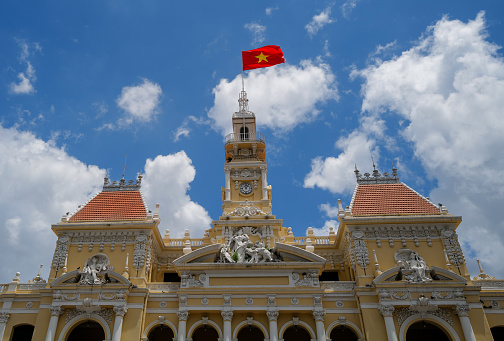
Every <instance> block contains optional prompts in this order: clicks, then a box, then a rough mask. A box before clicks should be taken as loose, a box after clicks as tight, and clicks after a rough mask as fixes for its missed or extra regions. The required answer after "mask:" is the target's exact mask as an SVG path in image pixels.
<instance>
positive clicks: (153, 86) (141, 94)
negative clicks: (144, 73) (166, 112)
mask: <svg viewBox="0 0 504 341" xmlns="http://www.w3.org/2000/svg"><path fill="white" fill-rule="evenodd" d="M162 93H163V91H162V90H161V86H159V84H157V83H153V82H151V81H149V80H148V79H143V83H142V84H139V85H134V86H125V87H124V88H123V89H122V91H121V95H120V96H119V97H118V98H117V100H116V102H117V105H118V106H119V108H121V109H123V110H124V111H125V113H126V115H125V116H124V117H123V118H121V119H120V120H119V122H118V123H119V125H120V126H129V125H131V124H133V123H134V122H139V123H147V122H150V121H151V120H152V119H153V118H154V117H155V116H156V115H157V114H158V112H159V108H158V106H159V102H160V100H161V95H162Z"/></svg>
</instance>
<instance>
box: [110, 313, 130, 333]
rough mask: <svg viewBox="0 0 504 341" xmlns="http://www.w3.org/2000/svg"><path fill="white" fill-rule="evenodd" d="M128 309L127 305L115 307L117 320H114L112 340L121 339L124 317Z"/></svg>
mask: <svg viewBox="0 0 504 341" xmlns="http://www.w3.org/2000/svg"><path fill="white" fill-rule="evenodd" d="M127 311H128V308H126V306H116V307H114V312H115V320H114V330H113V331H112V341H121V334H122V325H123V319H124V315H126V312H127Z"/></svg>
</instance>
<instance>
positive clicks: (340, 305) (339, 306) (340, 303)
mask: <svg viewBox="0 0 504 341" xmlns="http://www.w3.org/2000/svg"><path fill="white" fill-rule="evenodd" d="M344 306H345V304H344V303H343V301H336V308H343V307H344Z"/></svg>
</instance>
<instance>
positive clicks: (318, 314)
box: [313, 310, 326, 321]
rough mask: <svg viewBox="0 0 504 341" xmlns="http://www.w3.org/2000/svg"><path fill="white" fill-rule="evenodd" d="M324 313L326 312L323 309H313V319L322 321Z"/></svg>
mask: <svg viewBox="0 0 504 341" xmlns="http://www.w3.org/2000/svg"><path fill="white" fill-rule="evenodd" d="M325 314H326V313H325V311H323V310H315V311H314V312H313V319H314V320H315V321H324V317H325Z"/></svg>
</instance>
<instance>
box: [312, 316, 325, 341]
mask: <svg viewBox="0 0 504 341" xmlns="http://www.w3.org/2000/svg"><path fill="white" fill-rule="evenodd" d="M324 317H325V311H323V310H315V311H314V312H313V318H314V319H315V326H316V327H317V340H318V341H326V335H325V326H324Z"/></svg>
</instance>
